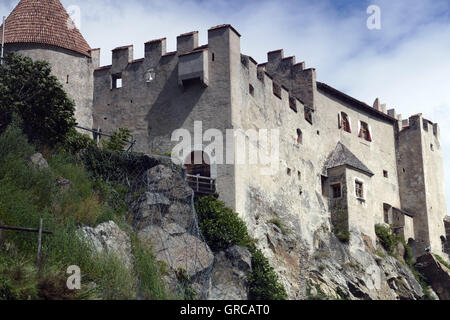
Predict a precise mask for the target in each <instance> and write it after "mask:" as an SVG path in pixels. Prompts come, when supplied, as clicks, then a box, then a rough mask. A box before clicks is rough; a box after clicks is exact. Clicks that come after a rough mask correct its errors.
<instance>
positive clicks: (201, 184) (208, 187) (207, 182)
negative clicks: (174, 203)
mask: <svg viewBox="0 0 450 320" xmlns="http://www.w3.org/2000/svg"><path fill="white" fill-rule="evenodd" d="M209 159H210V158H209V156H208V154H206V153H205V152H203V151H194V152H192V153H191V154H190V155H189V156H188V157H187V158H186V160H185V162H184V166H185V167H186V181H187V182H188V184H189V186H190V187H191V188H192V189H193V190H194V192H195V195H196V196H202V195H208V194H214V193H215V192H216V183H215V180H214V179H212V178H211V165H210V164H211V162H210V160H209Z"/></svg>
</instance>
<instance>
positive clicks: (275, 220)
mask: <svg viewBox="0 0 450 320" xmlns="http://www.w3.org/2000/svg"><path fill="white" fill-rule="evenodd" d="M268 222H269V223H271V224H273V225H276V226H277V227H278V228H279V229H280V230H281V233H282V234H284V235H288V234H290V233H291V232H292V231H291V230H290V229H289V228H287V227H286V225H285V224H284V222H283V221H281V219H279V218H273V219H270V220H269V221H268Z"/></svg>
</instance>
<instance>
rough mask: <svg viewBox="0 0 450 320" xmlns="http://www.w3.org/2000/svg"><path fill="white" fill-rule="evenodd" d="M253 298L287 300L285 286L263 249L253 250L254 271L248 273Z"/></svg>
mask: <svg viewBox="0 0 450 320" xmlns="http://www.w3.org/2000/svg"><path fill="white" fill-rule="evenodd" d="M248 283H249V289H250V290H249V298H250V299H251V300H286V299H287V294H286V290H285V289H284V286H283V285H282V284H281V283H280V282H279V281H278V275H277V274H276V273H275V271H274V269H273V267H271V266H270V264H269V260H267V258H266V257H265V256H264V254H263V253H262V252H261V250H259V249H256V250H253V255H252V272H251V273H250V274H249V275H248Z"/></svg>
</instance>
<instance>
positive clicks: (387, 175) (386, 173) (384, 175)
mask: <svg viewBox="0 0 450 320" xmlns="http://www.w3.org/2000/svg"><path fill="white" fill-rule="evenodd" d="M383 177H385V178H389V173H388V172H387V171H386V170H383Z"/></svg>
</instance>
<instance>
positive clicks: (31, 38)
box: [0, 0, 100, 128]
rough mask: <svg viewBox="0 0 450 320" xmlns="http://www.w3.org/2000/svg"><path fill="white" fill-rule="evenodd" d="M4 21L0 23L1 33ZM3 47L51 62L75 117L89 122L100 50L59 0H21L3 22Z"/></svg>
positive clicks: (6, 49) (84, 122) (81, 122)
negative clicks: (94, 47)
mask: <svg viewBox="0 0 450 320" xmlns="http://www.w3.org/2000/svg"><path fill="white" fill-rule="evenodd" d="M2 31H3V25H2V26H1V27H0V34H2ZM4 40H5V41H4V42H5V51H6V53H7V52H17V53H19V54H21V55H24V56H27V57H30V58H32V59H33V60H45V61H47V62H49V63H50V65H51V67H52V73H53V74H54V75H55V76H56V77H57V78H58V80H59V81H60V82H61V83H62V84H63V86H64V89H65V90H66V92H67V93H68V95H69V97H70V98H72V99H73V100H74V101H75V104H76V111H75V118H76V120H77V122H78V123H79V124H80V125H81V126H85V127H89V128H91V126H92V100H93V71H94V69H95V68H97V67H98V66H99V64H100V61H99V57H100V50H99V49H91V47H90V46H89V44H88V43H87V42H86V40H85V39H84V38H83V36H82V35H81V33H80V31H79V30H78V29H77V28H76V27H75V24H74V23H73V21H72V20H71V18H70V17H69V14H68V13H67V12H66V10H65V9H64V7H63V5H62V4H61V2H60V1H59V0H45V1H44V0H21V1H20V2H19V4H18V5H17V6H16V7H15V8H14V10H13V11H12V12H11V14H10V15H9V16H8V18H7V19H6V22H5V39H4Z"/></svg>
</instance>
